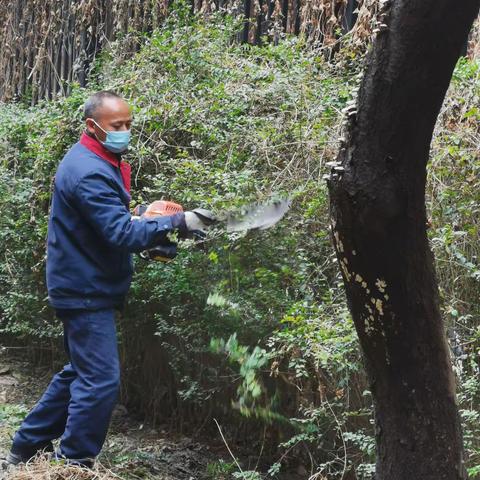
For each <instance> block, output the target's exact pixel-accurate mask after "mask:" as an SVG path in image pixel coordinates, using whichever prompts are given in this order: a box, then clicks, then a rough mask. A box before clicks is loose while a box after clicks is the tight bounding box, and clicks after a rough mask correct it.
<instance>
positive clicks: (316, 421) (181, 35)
mask: <svg viewBox="0 0 480 480" xmlns="http://www.w3.org/2000/svg"><path fill="white" fill-rule="evenodd" d="M236 29H237V25H236V24H235V22H234V21H233V20H231V19H229V18H228V17H223V18H220V17H219V18H218V19H217V21H213V22H212V21H211V22H210V23H209V24H208V25H206V24H204V23H202V21H201V20H199V19H195V18H192V17H190V16H189V15H187V14H186V13H185V12H183V11H182V10H179V12H178V13H177V15H172V16H171V17H170V19H169V20H168V22H167V23H166V24H165V26H164V27H163V28H161V29H159V30H157V31H155V32H153V33H152V35H151V36H149V37H145V38H143V39H142V40H141V42H142V45H143V46H142V48H141V49H140V50H139V51H138V53H137V54H135V56H133V57H132V58H126V57H125V56H124V55H123V54H122V40H119V41H118V42H117V43H115V44H113V45H112V47H111V50H109V52H104V53H103V55H102V56H101V58H100V59H99V60H98V65H97V67H96V69H95V71H94V72H93V74H92V79H91V83H90V89H89V90H84V89H81V88H79V87H78V86H74V88H73V93H72V95H71V96H69V97H68V98H60V99H58V100H56V101H53V102H46V103H43V104H39V105H38V106H36V107H27V106H22V105H21V104H17V105H2V106H1V107H0V169H1V171H0V175H1V177H0V178H1V180H0V210H1V211H2V216H1V217H0V238H1V242H0V254H1V255H0V313H1V320H0V328H1V330H0V331H1V332H3V333H4V334H8V335H14V336H20V337H22V336H23V337H28V338H30V339H39V338H51V337H55V336H58V335H59V333H60V328H59V325H58V323H57V322H56V321H55V320H54V318H53V314H52V311H51V310H50V308H49V307H48V304H47V300H46V291H45V284H44V263H45V262H44V260H45V257H44V255H45V248H44V245H45V237H46V222H47V216H48V206H49V198H50V185H51V181H52V178H53V175H54V172H55V168H56V166H57V165H58V162H59V161H60V160H61V158H62V156H63V155H64V153H65V152H66V150H67V149H68V148H69V146H70V145H71V144H73V143H74V142H75V141H76V139H77V138H78V136H79V134H80V132H81V129H82V121H81V106H82V104H83V102H84V100H85V98H86V97H87V96H88V95H89V94H90V93H91V92H92V91H94V90H96V89H100V88H111V89H115V90H117V91H118V92H119V93H121V94H123V95H124V96H125V97H126V98H127V99H128V100H129V102H130V103H131V105H132V108H133V112H134V143H133V145H132V148H131V151H130V153H129V154H128V160H129V161H130V162H131V163H132V166H133V180H134V181H133V200H132V207H133V206H134V205H135V204H136V203H139V202H149V201H152V200H154V199H160V198H164V199H171V200H175V201H177V202H179V203H181V204H183V205H184V206H185V208H192V207H196V206H200V205H201V206H204V207H208V208H212V209H214V210H216V211H223V210H225V209H232V208H239V207H241V206H242V205H245V204H249V203H251V202H253V201H264V200H266V199H269V198H271V197H275V196H287V195H288V196H290V197H291V198H292V199H293V207H292V209H291V211H290V212H289V214H288V216H287V217H286V218H285V219H284V220H283V221H282V223H281V224H279V225H278V226H276V227H275V228H273V229H271V230H268V231H263V232H250V233H248V234H246V235H238V234H236V235H233V234H230V235H227V234H226V233H224V232H222V231H220V230H218V231H214V232H211V233H210V234H209V236H208V238H207V240H206V241H205V242H204V243H203V244H200V245H194V244H188V243H184V244H183V245H182V248H181V252H180V255H179V257H178V258H177V259H176V260H175V261H174V262H171V263H168V264H160V263H152V262H150V263H148V262H145V261H144V260H142V259H140V258H136V261H135V263H136V275H135V278H134V282H133V285H132V290H131V293H130V297H129V302H128V305H127V307H126V309H125V311H124V312H123V315H122V318H121V319H120V327H121V328H120V345H121V352H122V358H123V371H124V380H125V381H124V392H123V401H124V402H126V403H128V404H129V405H132V406H135V408H137V409H138V410H139V411H142V412H143V413H145V414H146V415H147V416H148V417H149V418H150V419H151V420H154V421H170V422H172V425H175V426H176V427H177V428H183V425H184V424H187V425H189V426H190V428H191V427H192V426H195V427H196V428H198V427H202V426H205V427H211V425H212V423H213V422H212V419H213V416H215V418H218V419H219V421H220V422H221V423H222V424H223V425H226V426H227V427H228V426H232V427H233V426H235V428H236V429H237V431H238V432H239V433H238V436H237V440H240V439H241V438H242V436H243V437H245V438H246V435H247V433H249V435H250V437H249V440H248V443H249V445H250V446H252V448H254V449H257V443H258V451H260V448H261V446H260V444H261V441H262V438H263V437H264V436H265V438H266V439H267V443H268V445H269V448H267V449H266V450H265V451H267V452H270V453H272V452H274V451H275V448H272V447H275V445H278V448H277V452H276V453H275V456H274V459H277V460H278V462H277V463H274V464H273V466H271V468H270V475H271V476H272V477H273V476H275V474H276V472H277V471H278V470H279V469H281V468H284V465H285V464H286V463H288V462H289V461H290V459H294V460H295V461H296V462H297V463H302V462H303V463H304V464H305V466H306V468H307V470H308V471H309V470H310V469H311V470H312V472H315V471H321V472H322V473H324V474H327V475H328V476H329V478H337V477H338V478H341V476H342V474H343V473H345V472H347V471H349V470H354V471H355V472H356V474H357V476H358V477H359V478H370V477H371V474H372V471H373V466H372V462H373V457H374V451H373V450H374V441H373V437H372V431H373V427H372V425H371V416H372V412H371V401H370V395H369V392H368V389H367V384H366V381H365V379H364V375H363V370H362V368H361V361H360V356H359V352H358V348H357V340H356V335H355V333H354V329H353V326H352V323H351V321H350V318H349V315H348V311H347V309H346V306H345V303H344V296H343V291H342V285H341V280H340V276H339V274H338V271H337V268H336V265H335V259H334V255H333V252H332V250H331V248H330V245H329V239H328V228H327V223H328V222H327V216H328V215H327V213H328V212H327V211H328V202H327V192H326V188H325V185H324V184H323V182H322V180H321V178H322V174H323V173H324V165H325V163H326V161H328V160H331V159H332V158H333V156H334V155H335V149H336V146H337V143H336V138H337V137H338V136H339V130H340V126H339V123H340V122H339V117H340V115H339V112H340V110H341V109H342V108H343V107H344V105H345V104H346V102H347V101H348V100H349V99H350V97H351V92H352V90H353V86H354V84H355V78H356V75H357V73H358V72H357V69H358V68H359V67H360V62H359V61H357V60H355V59H354V60H353V64H352V60H351V56H349V55H348V52H346V53H344V54H342V56H341V57H340V58H339V63H338V64H337V65H335V64H329V63H326V62H325V61H324V60H323V59H322V57H321V56H319V55H317V53H316V52H315V51H314V50H311V49H309V48H308V47H307V46H305V45H304V44H303V43H302V40H301V39H298V38H295V39H286V40H285V41H282V42H281V43H280V44H279V45H276V46H273V45H265V46H262V47H253V46H250V45H238V44H235V43H232V42H231V39H232V37H233V35H234V33H235V31H236ZM346 59H348V61H346ZM479 89H480V81H479V69H478V66H477V65H476V64H475V63H473V62H468V61H462V62H461V64H460V65H459V67H458V68H457V70H456V74H455V78H454V82H453V87H452V90H451V92H450V97H449V100H448V102H447V103H446V107H445V110H444V112H443V113H442V117H441V122H440V123H439V126H438V130H437V134H436V138H435V142H434V148H433V155H432V163H431V167H430V187H429V188H430V196H429V199H430V200H429V202H430V212H431V229H430V232H431V239H432V245H433V247H434V250H435V253H436V255H437V257H438V271H439V279H440V282H441V289H442V295H443V301H444V311H445V318H446V319H447V321H448V326H449V334H450V337H451V339H452V345H453V347H454V348H453V351H454V353H455V356H454V359H455V365H456V366H457V370H458V376H459V380H460V383H461V395H460V399H461V402H462V413H463V416H464V419H465V425H466V439H467V445H468V449H469V453H470V455H471V459H470V464H469V465H470V466H471V471H472V473H473V472H474V471H476V470H475V469H479V468H480V467H479V465H480V453H479V443H478V433H479V432H477V431H476V429H478V417H479V415H480V413H479V410H478V392H479V389H480V382H479V378H478V375H479V370H478V352H479V348H480V327H479V326H480V321H479V305H480V302H479V301H478V291H479V290H478V282H479V281H480V274H479V271H480V270H479V266H478V254H479V252H478V245H477V241H478V228H479V223H480V222H479V208H480V207H479V205H480V199H479V193H478V180H477V179H478V173H479V169H480V159H479V157H478V144H479V143H480V142H479V131H478V120H479V112H478V109H476V107H475V105H478V98H479ZM260 422H261V423H263V424H264V425H265V426H266V430H265V431H264V430H263V428H262V429H260V428H258V425H259V423H260ZM252 431H255V432H258V433H256V434H257V436H258V442H257V439H254V440H252V437H251V435H252ZM265 432H266V433H265ZM258 451H256V453H258ZM252 478H253V477H252Z"/></svg>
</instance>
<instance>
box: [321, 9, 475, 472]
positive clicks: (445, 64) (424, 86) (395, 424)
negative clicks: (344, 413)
mask: <svg viewBox="0 0 480 480" xmlns="http://www.w3.org/2000/svg"><path fill="white" fill-rule="evenodd" d="M479 4H480V0H464V1H462V2H461V5H460V4H458V3H457V2H456V1H455V0H423V1H414V0H395V1H394V2H391V5H389V4H388V3H387V2H385V3H384V7H383V8H384V9H385V11H384V20H383V23H385V24H386V25H387V26H379V29H380V31H379V32H378V34H377V38H376V40H375V42H374V45H373V48H372V51H371V53H370V56H369V58H368V60H367V66H366V71H365V74H364V78H363V80H362V82H361V88H360V91H359V95H358V100H357V106H354V105H352V106H351V107H349V108H348V107H347V112H346V116H347V118H348V121H347V122H348V123H347V127H346V128H347V130H346V137H347V138H346V140H343V144H342V147H341V150H340V153H339V157H338V163H337V166H335V167H333V169H332V173H331V176H330V179H329V182H328V183H329V188H330V198H331V221H332V234H333V240H334V246H335V249H336V253H337V257H338V261H339V263H340V266H341V269H342V275H343V278H344V283H345V289H346V293H347V299H348V303H349V307H350V310H351V313H352V316H353V320H354V322H355V326H356V329H357V332H358V336H359V339H360V344H361V347H362V350H363V354H364V359H365V365H366V370H367V372H368V374H369V378H370V383H371V390H372V395H373V398H374V404H375V422H376V441H377V473H376V477H375V478H376V479H377V480H441V479H449V480H458V479H464V478H466V477H467V475H466V472H465V467H464V462H463V447H462V435H461V428H460V422H459V417H458V411H457V405H456V400H455V379H454V376H453V373H452V368H451V364H450V358H449V350H448V345H447V342H446V337H445V332H444V326H443V323H442V318H441V315H440V309H439V296H438V287H437V281H436V276H435V269H434V262H433V256H432V253H431V251H430V248H429V244H428V239H427V233H426V220H427V219H426V210H425V182H426V165H427V161H428V156H429V147H430V142H431V138H432V134H433V129H434V125H435V122H436V118H437V116H438V113H439V110H440V107H441V105H442V102H443V99H444V97H445V93H446V90H447V88H448V85H449V82H450V78H451V75H452V72H453V69H454V67H455V64H456V61H457V59H458V57H459V54H460V52H461V49H462V46H463V45H464V44H465V41H466V39H467V36H468V32H469V30H470V28H471V25H472V23H473V21H474V19H475V18H476V16H477V15H478V10H479ZM357 107H358V112H357Z"/></svg>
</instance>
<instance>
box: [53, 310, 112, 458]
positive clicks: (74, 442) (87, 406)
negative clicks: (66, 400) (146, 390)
mask: <svg viewBox="0 0 480 480" xmlns="http://www.w3.org/2000/svg"><path fill="white" fill-rule="evenodd" d="M62 315H63V316H62V317H61V318H62V320H63V322H64V325H65V334H66V336H67V338H68V346H69V351H70V361H71V364H72V366H73V369H74V370H75V372H76V374H77V376H76V378H75V379H74V380H73V382H72V383H71V385H70V395H71V400H70V404H69V406H68V417H67V424H66V427H65V433H64V434H63V436H62V438H61V441H60V454H61V455H62V456H64V457H65V458H68V459H71V460H78V461H79V462H80V463H85V464H87V465H88V464H89V463H91V461H92V460H93V459H94V458H95V457H96V456H97V455H98V454H99V452H100V450H101V449H102V446H103V443H104V441H105V437H106V434H107V430H108V425H109V423H110V417H111V414H112V411H113V408H114V406H115V403H116V401H117V396H118V389H119V385H120V367H119V360H118V349H117V335H116V329H115V313H114V311H113V310H112V309H102V310H93V311H88V310H75V311H71V312H68V313H65V314H62Z"/></svg>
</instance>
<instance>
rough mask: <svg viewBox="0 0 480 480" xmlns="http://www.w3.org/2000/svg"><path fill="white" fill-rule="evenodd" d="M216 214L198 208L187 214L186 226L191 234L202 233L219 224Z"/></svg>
mask: <svg viewBox="0 0 480 480" xmlns="http://www.w3.org/2000/svg"><path fill="white" fill-rule="evenodd" d="M217 221H218V220H217V218H216V217H215V214H214V213H213V212H211V211H210V210H206V209H205V208H196V209H195V210H192V211H191V212H185V225H186V227H187V230H188V231H189V232H202V233H204V230H205V229H206V228H208V227H210V226H211V225H213V224H214V223H217Z"/></svg>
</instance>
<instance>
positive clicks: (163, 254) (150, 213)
mask: <svg viewBox="0 0 480 480" xmlns="http://www.w3.org/2000/svg"><path fill="white" fill-rule="evenodd" d="M180 212H183V207H182V206H181V205H179V204H178V203H175V202H170V201H168V200H157V201H155V202H153V203H151V204H150V205H148V207H147V206H146V205H137V206H136V207H135V209H134V210H133V214H134V215H136V216H138V217H144V218H154V217H164V216H167V215H175V214H176V213H180ZM140 256H141V257H142V258H147V259H148V258H149V259H150V260H156V261H160V262H169V261H171V260H173V259H174V258H175V257H176V256H177V244H176V243H175V242H172V241H171V240H169V239H168V238H167V239H165V241H164V242H163V243H162V244H161V245H157V246H156V247H154V248H151V249H149V250H147V251H146V252H142V253H141V254H140Z"/></svg>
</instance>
